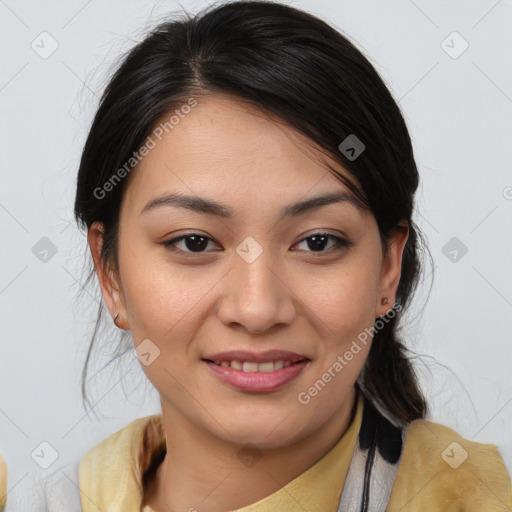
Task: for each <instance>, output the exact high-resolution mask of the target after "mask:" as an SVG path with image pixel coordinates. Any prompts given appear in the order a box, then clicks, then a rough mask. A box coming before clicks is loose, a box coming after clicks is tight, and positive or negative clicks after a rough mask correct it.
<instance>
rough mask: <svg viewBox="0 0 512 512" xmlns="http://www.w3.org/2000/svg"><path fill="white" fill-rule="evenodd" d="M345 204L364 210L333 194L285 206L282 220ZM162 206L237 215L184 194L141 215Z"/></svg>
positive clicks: (152, 203)
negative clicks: (324, 207)
mask: <svg viewBox="0 0 512 512" xmlns="http://www.w3.org/2000/svg"><path fill="white" fill-rule="evenodd" d="M336 203H342V204H343V203H344V204H351V205H353V206H355V207H357V208H359V209H364V206H363V205H362V203H361V202H360V201H359V200H358V199H357V198H356V197H355V196H354V195H352V194H350V193H347V192H332V193H327V194H323V195H319V196H316V197H311V198H309V199H304V200H302V201H298V202H297V203H294V204H290V205H288V206H285V207H284V208H282V210H281V215H280V220H284V219H287V218H291V217H296V216H298V215H302V214H304V213H306V212H311V211H313V210H318V209H319V208H321V207H323V206H327V205H330V204H336ZM160 206H175V207H179V208H186V209H188V210H192V211H195V212H198V213H203V214H206V215H213V216H216V217H221V218H224V219H232V218H233V217H234V216H235V213H234V211H233V209H232V208H230V207H228V206H225V205H222V204H220V203H218V202H216V201H213V200H211V199H205V198H203V197H197V196H187V195H184V194H166V195H163V196H159V197H155V198H154V199H151V201H149V202H148V203H147V204H146V205H145V206H144V208H142V210H141V212H140V213H141V214H142V213H144V212H147V211H150V210H153V209H155V208H157V207H160Z"/></svg>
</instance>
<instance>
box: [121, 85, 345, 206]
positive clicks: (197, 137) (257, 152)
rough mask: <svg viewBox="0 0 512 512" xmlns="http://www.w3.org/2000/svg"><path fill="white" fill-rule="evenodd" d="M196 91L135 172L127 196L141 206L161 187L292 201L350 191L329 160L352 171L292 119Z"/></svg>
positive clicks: (231, 198)
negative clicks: (290, 122) (187, 107)
mask: <svg viewBox="0 0 512 512" xmlns="http://www.w3.org/2000/svg"><path fill="white" fill-rule="evenodd" d="M196 99H197V101H198V104H197V106H195V107H194V108H192V109H191V110H190V112H189V113H188V114H182V115H181V116H180V117H179V118H178V117H176V118H175V120H178V122H177V123H176V124H173V125H172V128H169V127H168V129H167V130H166V131H164V133H163V134H160V138H161V140H157V139H156V138H155V137H154V136H153V139H155V141H156V145H155V146H154V147H153V149H151V150H150V151H149V152H148V154H147V155H146V156H145V157H144V158H143V159H142V160H141V162H140V163H139V165H138V167H137V169H136V171H135V173H134V176H132V178H133V179H132V180H130V181H131V182H130V184H129V186H128V187H127V190H126V192H125V195H126V198H125V200H126V202H129V203H131V204H135V203H136V204H137V205H139V206H141V205H142V203H145V202H147V201H148V200H150V199H151V198H152V197H154V196H155V194H161V193H164V192H180V193H187V194H188V195H194V194H195V195H198V196H203V197H204V196H205V195H206V196H209V197H212V196H216V197H219V198H220V197H221V198H222V199H223V201H221V202H228V203H233V204H239V203H240V201H242V202H245V203H247V202H249V203H251V202H252V204H253V205H254V206H256V204H257V203H258V202H259V201H261V200H262V198H267V199H269V200H270V201H273V202H280V203H289V202H291V201H293V200H296V199H297V198H298V197H301V196H310V195H316V194H315V192H320V191H324V192H325V191H326V190H328V191H331V192H347V193H348V192H350V190H349V189H348V187H346V186H345V185H344V184H343V183H342V182H341V181H340V180H339V179H338V178H336V177H335V176H333V175H332V173H331V172H330V171H329V170H328V167H327V166H328V165H329V166H331V167H332V168H335V169H336V171H337V172H338V173H341V174H344V175H346V176H349V174H348V171H346V169H344V168H343V167H342V166H341V165H340V164H339V163H338V162H336V161H334V160H333V159H332V158H330V157H328V156H327V155H325V154H323V153H322V151H321V150H320V149H319V148H317V147H316V146H315V145H314V144H313V143H312V141H310V140H309V139H308V138H307V137H306V136H305V135H304V134H302V133H300V132H299V131H298V130H296V129H295V128H293V127H292V126H290V125H288V124H286V123H284V122H283V121H282V120H278V119H276V118H273V117H271V116H270V115H269V114H268V113H265V112H263V111H261V110H260V109H258V108H256V107H255V106H253V105H250V104H248V103H246V102H244V101H242V100H238V99H234V98H232V97H229V96H226V95H219V94H215V95H209V96H197V97H196ZM176 108H177V109H178V110H179V106H178V107H176ZM171 114H172V113H171ZM171 114H169V113H166V115H165V116H163V117H162V119H161V120H159V122H157V123H156V125H155V126H156V127H158V126H162V123H165V122H166V121H168V120H169V118H170V115H171ZM161 131H162V130H160V132H161ZM153 133H154V131H153ZM350 179H351V181H352V182H354V178H352V177H350ZM142 206H143V205H142ZM142 206H141V207H142Z"/></svg>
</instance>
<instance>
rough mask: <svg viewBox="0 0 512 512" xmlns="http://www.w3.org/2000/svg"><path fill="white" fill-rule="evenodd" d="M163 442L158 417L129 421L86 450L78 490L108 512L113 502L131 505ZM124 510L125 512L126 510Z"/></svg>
mask: <svg viewBox="0 0 512 512" xmlns="http://www.w3.org/2000/svg"><path fill="white" fill-rule="evenodd" d="M163 440H164V435H163V426H162V415H161V414H157V415H152V416H146V417H144V418H138V419H136V420H133V421H132V422H130V423H129V424H128V425H126V426H125V427H123V428H122V429H120V430H118V431H117V432H114V433H113V434H111V435H110V436H108V437H107V438H105V439H103V440H102V441H100V442H99V443H98V444H97V445H95V446H94V447H93V448H92V449H90V450H89V451H88V452H87V453H86V454H85V455H84V456H83V457H82V459H81V460H80V463H79V466H78V480H79V485H80V489H81V490H82V491H84V493H85V494H86V495H88V496H93V497H94V499H95V501H96V503H97V504H100V503H101V504H102V505H104V506H105V507H106V508H108V504H109V503H110V502H111V501H112V500H113V499H114V496H115V500H117V501H116V503H117V502H123V503H125V502H126V503H130V502H132V506H133V503H135V500H137V499H138V498H139V493H140V489H141V479H142V474H143V472H144V470H145V468H146V467H147V466H148V465H149V463H150V461H151V458H152V457H153V455H154V452H155V451H156V450H157V449H158V448H160V447H161V446H162V442H165V441H163ZM127 510H128V509H127Z"/></svg>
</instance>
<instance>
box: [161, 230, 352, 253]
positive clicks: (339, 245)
mask: <svg viewBox="0 0 512 512" xmlns="http://www.w3.org/2000/svg"><path fill="white" fill-rule="evenodd" d="M195 235H197V236H199V237H202V238H204V239H206V240H208V241H212V242H214V243H215V244H217V242H215V240H213V238H211V237H210V236H208V235H205V234H203V233H200V232H198V231H191V232H189V233H184V234H182V235H178V236H176V237H173V238H170V239H169V240H165V241H163V242H161V244H162V245H163V246H164V247H167V248H170V249H171V250H175V251H178V252H181V253H184V254H187V255H193V256H201V255H203V254H208V253H209V252H210V251H202V252H192V251H184V250H183V249H178V248H177V247H175V244H176V243H179V242H181V241H182V240H183V239H186V238H188V237H192V236H195ZM314 236H328V237H329V238H332V239H334V240H335V242H336V243H335V245H334V246H332V247H330V248H329V249H327V250H325V251H319V252H315V251H306V252H309V253H311V254H314V255H318V256H321V255H324V254H331V253H332V252H333V251H332V250H333V249H334V251H336V250H337V251H340V250H343V249H348V248H350V247H352V246H353V245H354V242H351V241H350V240H349V239H348V237H347V236H346V235H345V234H341V235H340V234H336V235H335V234H333V233H330V232H329V231H328V230H327V229H326V230H321V229H318V230H316V231H313V232H312V233H309V234H306V235H305V236H302V237H301V238H300V239H299V240H297V242H295V243H294V244H293V246H295V245H297V244H299V243H302V242H305V241H306V240H307V239H308V238H312V237H314ZM217 245H219V244H217ZM293 246H292V247H293ZM215 252H219V251H215Z"/></svg>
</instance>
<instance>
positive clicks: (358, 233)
mask: <svg viewBox="0 0 512 512" xmlns="http://www.w3.org/2000/svg"><path fill="white" fill-rule="evenodd" d="M168 118H169V116H168V115H167V116H166V120H167V119H168ZM153 138H155V137H153ZM155 140H156V139H155ZM340 142H341V141H340ZM323 158H324V161H326V160H325V158H326V157H323ZM329 163H330V164H331V165H333V166H335V167H336V168H337V170H339V172H340V173H344V172H345V174H346V171H344V169H343V168H342V167H341V166H340V165H339V164H338V163H336V162H334V161H333V160H329ZM133 173H134V174H133V175H132V176H130V182H129V184H128V187H127V189H126V190H125V193H124V197H123V202H122V205H121V213H120V225H119V238H118V240H119V246H118V255H119V274H118V276H115V275H114V274H111V273H105V272H104V271H102V270H100V274H99V276H100V282H101V285H102V291H103V295H104V298H105V301H106V303H107V306H108V308H109V310H110V312H111V314H112V316H114V315H115V314H116V313H118V314H119V320H118V324H119V325H120V326H121V327H122V328H125V329H129V330H130V331H131V334H132V337H133V340H134V344H135V346H136V347H138V346H139V345H140V344H141V343H143V344H142V345H140V347H139V352H140V359H141V364H142V368H143V370H144V371H145V373H146V374H147V377H148V378H149V380H150V381H151V382H152V384H153V385H154V386H155V387H156V389H157V390H158V392H159V393H160V396H161V402H162V410H163V413H164V417H167V418H172V419H173V421H176V422H178V421H179V422H182V423H183V424H187V425H188V426H190V427H194V428H195V429H199V431H200V432H201V433H209V434H212V435H213V436H215V437H216V438H218V439H221V440H224V441H227V442H236V443H248V442H250V443H252V444H254V445H256V446H258V447H261V448H270V447H277V446H286V445H289V444H291V443H293V442H296V441H299V440H300V439H304V438H305V437H306V436H308V435H309V434H312V433H314V432H315V431H317V430H318V429H320V428H321V427H322V426H323V425H325V424H326V423H327V422H328V421H329V420H330V419H331V418H334V417H335V416H336V414H337V413H339V411H340V410H341V409H342V406H343V403H344V401H345V399H346V397H347V396H349V391H350V390H351V389H352V387H353V385H354V382H355V380H356V379H357V377H358V375H359V373H360V371H361V368H362V366H363V364H364V362H365V359H366V357H367V354H368V351H369V349H370V344H371V336H368V334H367V335H366V344H365V343H363V342H362V341H361V339H362V338H361V336H360V334H361V333H365V329H370V328H372V327H373V326H374V322H375V318H376V316H379V315H383V314H384V313H385V312H386V311H388V310H389V309H390V308H391V306H392V305H393V303H394V299H395V291H396V287H397V284H398V280H399V277H400V265H401V255H402V250H403V247H404V244H405V242H406V238H407V231H406V230H404V231H399V232H398V234H397V235H396V237H395V239H394V243H393V244H392V245H391V248H390V259H389V262H388V263H386V264H384V262H383V260H382V253H381V245H380V239H379V233H378V229H377V225H376V222H375V219H374V217H373V216H372V215H371V213H369V212H368V211H367V210H364V209H362V208H360V207H358V206H356V205H355V204H354V202H352V201H351V200H344V201H338V202H328V204H324V205H323V206H319V207H315V208H311V209H310V208H303V209H301V208H298V209H293V208H292V209H290V208H289V207H290V206H291V205H294V204H296V203H298V202H304V201H306V200H308V199H310V198H316V197H318V196H323V195H327V194H333V193H336V194H347V195H348V196H349V197H351V196H352V195H351V193H350V191H349V189H348V188H347V187H345V186H344V185H343V184H342V183H341V182H340V181H339V180H338V179H337V178H335V177H334V176H333V175H332V174H331V173H330V172H329V171H328V170H327V169H326V167H325V166H324V165H322V156H321V153H320V152H317V151H316V150H313V149H312V148H311V147H310V146H308V144H307V140H306V139H305V137H304V136H302V135H300V134H299V133H298V132H297V131H296V130H295V129H293V128H291V127H290V126H288V125H284V124H282V123H277V122H276V121H273V120H271V119H270V118H268V117H265V116H264V114H262V113H261V111H259V110H257V109H255V108H254V107H251V106H248V105H247V104H245V103H242V102H240V101H239V100H234V99H231V98H229V97H227V96H224V95H212V96H208V97H200V99H199V103H198V105H197V106H196V107H195V108H193V109H191V112H190V113H189V114H187V115H186V116H183V117H182V118H180V120H179V123H178V124H176V125H174V127H173V128H172V130H168V133H165V131H164V136H163V137H161V140H160V141H158V143H157V144H156V147H154V148H153V149H150V150H149V152H148V154H147V155H146V156H145V157H144V158H143V160H142V161H141V163H140V164H139V166H138V168H137V169H136V171H133ZM171 194H176V195H180V196H190V197H191V198H192V199H193V200H194V201H195V202H194V203H192V201H191V202H190V203H189V205H190V206H191V207H190V208H186V207H180V206H179V205H177V204H172V202H171V201H170V200H168V201H165V200H161V201H159V202H155V199H157V198H165V196H170V195H171ZM199 201H205V202H206V201H208V202H215V204H216V205H219V206H221V208H222V209H221V210H220V211H221V212H222V213H224V214H225V215H219V208H217V207H215V208H212V207H209V208H207V209H202V210H200V209H199V208H197V209H196V208H192V206H193V205H194V204H199ZM152 202H153V203H152ZM151 205H152V206H151ZM284 211H287V212H288V213H289V214H288V215H283V212H284ZM228 213H229V214H230V215H228ZM318 233H320V234H327V235H328V236H326V237H325V238H323V237H321V236H318V235H317V234H318ZM191 235H193V236H192V237H191V238H188V239H187V238H183V239H181V240H176V241H175V242H174V244H173V245H166V242H167V241H169V240H171V239H175V238H178V237H185V236H189V237H190V236H191ZM315 235H317V237H316V238H315ZM336 237H338V238H339V239H341V242H338V241H337V239H336ZM100 240H101V237H100V236H99V231H96V230H95V229H92V228H91V230H90V233H89V241H90V243H91V250H92V252H93V256H95V259H97V254H98V251H97V247H98V243H99V241H100ZM344 241H346V242H348V245H345V242H344ZM382 297H388V299H389V304H388V306H382V305H381V304H380V300H381V298H382ZM366 332H367V333H368V331H366ZM358 336H359V338H358ZM354 342H355V344H354ZM356 347H358V348H359V350H357V348H356ZM273 350H276V351H277V350H279V351H286V353H285V354H266V355H267V356H268V357H266V358H265V357H264V356H265V354H264V353H265V352H268V351H273ZM227 351H245V352H248V353H249V354H245V355H244V354H234V355H233V354H232V355H227V356H216V354H219V353H221V352H227ZM347 352H349V353H351V354H352V356H351V357H349V355H350V354H347ZM269 358H270V359H271V361H274V365H272V362H271V361H268V359H269ZM207 359H219V361H218V362H220V361H221V360H224V361H225V360H226V359H230V360H239V361H240V363H241V364H242V363H243V362H244V361H246V364H245V365H243V368H242V369H241V370H240V369H237V368H238V366H237V364H236V363H231V362H230V363H229V364H230V366H229V367H226V366H225V365H226V364H227V363H224V365H221V366H217V365H216V364H215V363H212V362H208V361H206V360H207ZM294 359H306V361H305V362H302V363H298V364H290V363H291V362H292V360H294ZM251 360H253V361H252V362H251ZM254 360H255V361H254ZM279 360H282V361H287V360H288V361H289V362H288V363H284V362H283V363H279V362H275V361H279ZM258 361H259V362H260V363H263V362H264V361H266V364H263V365H262V366H256V364H257V363H258ZM342 361H343V362H342ZM247 363H250V364H247ZM336 363H338V364H336ZM285 364H286V367H285ZM231 365H233V366H234V367H231ZM281 365H282V366H283V368H279V367H280V366H281ZM255 369H258V370H259V371H258V372H257V373H256V372H251V371H244V370H255ZM326 375H327V376H326ZM329 376H330V378H329ZM319 380H320V381H321V382H320V384H319V382H318V381H319ZM315 383H316V387H315ZM312 387H313V388H314V389H313V391H311V388H312ZM315 389H316V392H315ZM196 432H197V430H196Z"/></svg>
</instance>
